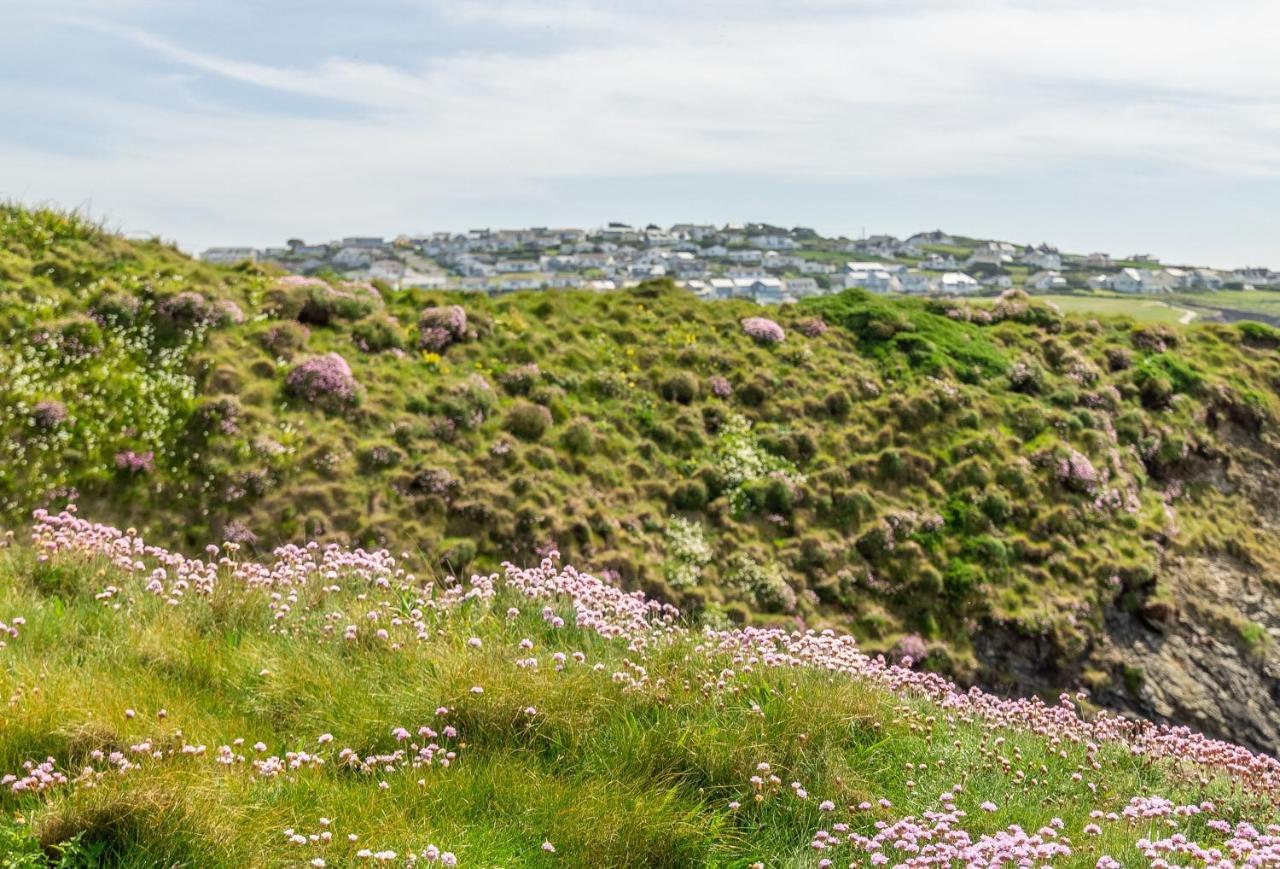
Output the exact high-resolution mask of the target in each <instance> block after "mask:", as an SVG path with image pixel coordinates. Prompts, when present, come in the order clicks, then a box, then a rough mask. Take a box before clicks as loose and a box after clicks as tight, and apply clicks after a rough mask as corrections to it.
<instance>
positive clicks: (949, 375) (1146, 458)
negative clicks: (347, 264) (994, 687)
mask: <svg viewBox="0 0 1280 869" xmlns="http://www.w3.org/2000/svg"><path fill="white" fill-rule="evenodd" d="M0 328H2V330H3V334H4V339H5V340H4V341H3V343H2V345H0V370H2V371H3V374H4V376H3V377H2V378H0V515H2V516H3V519H4V521H5V522H6V523H7V524H8V525H9V527H12V528H21V527H23V526H25V524H26V523H27V522H28V521H29V517H30V515H31V511H32V510H33V509H35V508H39V507H50V508H53V509H59V508H61V506H62V505H64V504H65V503H67V502H69V501H74V502H75V503H76V504H78V505H79V507H80V509H81V511H82V512H83V513H85V514H87V515H92V516H95V517H99V518H101V519H105V520H108V521H112V522H115V523H117V524H119V525H121V526H126V525H131V526H135V527H137V528H139V529H140V530H142V531H143V532H144V533H145V534H147V535H148V537H150V538H152V539H155V540H157V541H159V542H161V543H164V544H166V545H173V546H180V547H187V548H194V547H198V546H203V545H204V544H205V543H207V542H208V541H211V540H213V541H228V542H232V543H235V544H237V545H239V546H241V547H242V551H243V552H246V553H266V552H269V551H270V550H271V549H272V548H273V547H275V546H277V545H280V544H283V543H287V542H290V541H294V542H296V541H300V540H303V539H318V540H326V541H330V540H332V541H339V542H342V543H345V544H349V545H356V546H364V547H367V548H380V547H387V548H389V549H390V550H391V551H393V552H397V553H400V552H404V553H406V556H405V557H406V563H408V564H410V565H412V569H413V570H414V571H415V572H418V573H420V574H421V575H432V576H447V575H457V576H463V575H470V573H472V572H479V573H482V574H483V573H487V572H489V571H492V570H495V569H497V568H498V566H499V565H500V564H501V562H503V561H504V560H508V559H509V560H511V561H514V562H516V563H530V562H536V561H537V560H539V559H540V558H541V557H542V556H543V555H544V554H546V553H547V552H549V551H550V550H551V549H553V548H554V549H556V550H558V551H559V552H561V553H562V554H563V556H564V558H565V559H566V561H567V562H569V563H574V564H578V565H581V566H582V567H583V568H584V569H590V570H592V571H594V572H595V573H596V574H597V575H599V576H601V577H604V578H605V579H607V580H608V581H610V582H613V583H616V584H619V585H620V586H622V587H624V588H628V589H641V590H643V591H644V592H645V593H646V594H648V595H649V596H651V597H653V598H655V599H659V600H662V601H666V602H670V603H672V604H674V605H676V606H678V607H679V608H680V609H681V610H682V612H684V613H685V614H686V615H687V616H688V617H689V618H693V619H698V620H700V621H701V622H702V623H704V624H706V625H709V626H712V627H715V628H726V627H728V626H729V625H735V624H736V625H748V624H750V625H759V626H786V627H791V626H795V625H796V624H797V623H798V622H801V621H802V622H803V623H805V624H808V625H814V626H819V627H823V626H830V627H834V628H838V629H839V630H841V631H845V632H848V633H850V634H851V635H853V636H854V637H856V638H857V639H858V641H859V642H860V643H862V644H863V645H864V646H865V647H866V648H868V649H869V650H872V651H887V652H893V653H894V654H895V655H901V654H903V653H906V652H910V653H911V655H912V657H913V658H915V659H916V661H917V663H922V664H923V666H925V667H927V668H929V669H933V670H940V671H943V672H946V673H949V674H951V675H953V676H955V677H958V678H961V679H962V680H966V681H972V680H975V679H979V678H981V679H983V680H985V681H986V682H987V683H988V684H1002V685H1005V686H1009V685H1016V686H1020V687H1021V686H1023V685H1024V682H1025V680H1024V679H1023V677H1022V676H1021V675H1019V674H1011V673H1006V672H1004V669H1003V668H1004V667H1006V665H1009V661H1007V660H1003V659H1002V658H1001V656H999V655H995V656H993V655H988V654H985V653H984V650H983V646H982V642H981V640H982V638H983V637H989V636H993V635H1000V636H1004V637H1011V638H1012V639H1010V640H1008V642H1009V643H1015V642H1016V643H1030V644H1033V645H1034V646H1035V647H1036V648H1037V649H1038V650H1039V651H1038V652H1037V655H1038V656H1039V657H1038V658H1037V660H1036V662H1035V667H1036V668H1037V672H1036V674H1035V677H1034V679H1033V680H1032V683H1031V684H1032V687H1036V688H1044V687H1052V686H1053V685H1055V684H1065V683H1072V684H1083V685H1087V686H1088V687H1090V688H1093V689H1102V688H1104V687H1105V688H1109V689H1110V690H1113V691H1115V692H1118V693H1119V694H1125V693H1126V692H1127V693H1129V694H1133V693H1136V692H1139V691H1140V689H1141V683H1142V673H1141V666H1142V665H1141V662H1124V664H1123V665H1120V664H1109V665H1107V666H1102V665H1099V664H1097V663H1096V662H1095V661H1093V659H1091V658H1090V655H1091V650H1092V649H1093V648H1094V647H1095V645H1096V644H1097V643H1098V642H1099V641H1100V637H1101V636H1102V635H1103V633H1104V632H1105V630H1106V623H1107V619H1108V617H1109V614H1111V613H1114V612H1122V613H1131V614H1136V615H1137V616H1140V617H1141V618H1142V619H1144V620H1146V621H1148V622H1153V623H1158V622H1160V621H1161V620H1162V619H1165V618H1167V617H1168V613H1169V608H1170V604H1169V594H1168V586H1167V583H1166V582H1165V579H1164V577H1165V576H1166V572H1167V566H1168V564H1169V562H1170V559H1172V558H1177V557H1182V556H1186V555H1205V554H1208V555H1212V556H1215V557H1222V558H1229V559H1231V560H1232V562H1233V563H1236V564H1241V565H1245V566H1247V567H1248V568H1249V569H1250V570H1253V571H1254V572H1256V573H1258V574H1262V575H1266V574H1268V573H1270V575H1276V574H1275V572H1274V570H1270V568H1272V567H1274V566H1275V560H1276V552H1275V547H1274V546H1273V545H1272V544H1271V543H1270V542H1269V539H1268V533H1269V532H1268V529H1269V528H1270V527H1271V524H1270V523H1271V522H1272V519H1271V515H1272V513H1271V511H1272V506H1271V505H1272V503H1273V498H1272V496H1271V494H1270V493H1271V491H1272V487H1271V486H1270V485H1269V483H1268V482H1267V481H1268V480H1269V479H1270V478H1269V477H1268V476H1267V474H1269V473H1270V472H1271V471H1272V470H1274V468H1275V457H1276V455H1277V453H1276V451H1275V445H1276V425H1275V423H1276V419H1277V411H1278V407H1277V401H1276V396H1275V388H1276V384H1277V383H1280V360H1278V359H1277V356H1276V348H1277V347H1278V346H1280V332H1278V331H1276V330H1274V329H1272V328H1270V327H1268V326H1265V325H1261V324H1257V323H1242V324H1238V325H1225V324H1202V325H1193V326H1189V327H1177V326H1173V325H1168V324H1153V323H1137V322H1134V321H1133V320H1127V319H1108V318H1100V319H1089V318H1086V317H1083V316H1078V315H1072V314H1062V313H1060V312H1058V311H1056V310H1054V309H1053V308H1051V307H1049V306H1046V305H1043V304H1039V303H1037V302H1035V301H1034V300H1032V299H1029V298H1027V297H1025V296H1022V295H1020V294H1011V295H1008V296H1006V297H1003V298H1001V299H999V300H997V301H995V302H994V303H991V302H988V303H984V304H973V305H969V304H965V303H963V302H956V301H949V300H921V299H916V300H903V299H888V298H880V297H872V296H868V295H866V294H864V293H861V292H858V291H848V292H846V293H843V294H841V295H838V296H833V297H824V298H821V299H815V300H811V301H809V302H806V303H803V304H800V305H795V306H788V307H786V308H784V309H782V310H778V311H769V312H762V310H761V309H760V308H759V307H757V306H755V305H754V304H750V303H746V302H732V301H731V302H720V303H702V302H699V301H697V300H696V299H694V298H692V297H691V296H689V295H688V294H686V293H683V292H681V291H678V290H676V289H675V288H673V287H672V286H671V285H669V284H667V283H664V282H651V283H647V284H643V285H641V286H640V287H638V288H635V289H633V290H628V291H621V292H616V293H607V294H592V293H587V292H542V293H521V294H513V295H510V296H502V297H487V296H468V295H459V294H454V295H446V294H441V293H432V292H421V291H414V290H407V291H397V290H393V289H391V288H389V287H386V286H371V285H364V284H349V283H343V282H341V281H339V280H337V279H336V278H330V277H326V276H323V275H321V276H317V277H312V278H299V277H287V276H283V275H280V274H276V273H272V272H269V271H267V270H263V269H261V268H257V267H253V266H245V267H241V268H238V269H234V270H230V269H221V268H212V267H209V266H205V265H202V264H200V263H196V262H193V261H192V260H190V259H188V258H187V257H185V256H182V255H181V254H179V253H178V252H177V251H175V250H174V249H173V248H171V247H168V246H166V245H163V244H161V243H159V242H155V241H152V242H134V241H126V240H123V239H121V238H119V237H116V236H113V235H111V234H108V233H104V232H102V231H100V230H99V229H98V228H97V227H94V226H92V225H90V224H87V223H86V222H84V221H83V220H81V219H79V218H77V217H76V216H74V215H67V214H62V213H57V212H51V211H41V210H28V209H22V208H17V207H4V208H3V209H0ZM1266 593H1267V594H1274V589H1271V588H1270V587H1268V591H1267V592H1266ZM1232 619H1234V621H1232ZM1220 621H1221V622H1222V623H1223V624H1229V625H1230V627H1227V628H1223V629H1220V631H1219V633H1220V635H1221V636H1223V637H1225V638H1226V639H1227V641H1228V642H1229V643H1232V644H1235V645H1236V646H1238V647H1239V648H1240V649H1241V650H1242V654H1249V655H1255V656H1256V655H1259V654H1266V650H1267V649H1269V648H1271V647H1272V646H1273V645H1274V643H1273V637H1272V635H1271V634H1270V633H1269V632H1268V630H1267V628H1266V626H1265V625H1261V624H1258V623H1255V622H1251V621H1248V620H1245V621H1243V622H1242V621H1240V620H1239V618H1237V617H1235V616H1230V617H1224V618H1223V619H1220ZM1259 650H1262V651H1259ZM1037 680H1038V681H1037ZM1268 747H1271V746H1268ZM1271 748H1274V747H1271Z"/></svg>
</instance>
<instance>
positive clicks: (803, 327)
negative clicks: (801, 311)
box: [799, 317, 831, 338]
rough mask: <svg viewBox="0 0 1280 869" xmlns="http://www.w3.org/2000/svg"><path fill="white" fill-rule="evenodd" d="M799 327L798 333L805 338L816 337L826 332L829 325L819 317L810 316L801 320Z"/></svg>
mask: <svg viewBox="0 0 1280 869" xmlns="http://www.w3.org/2000/svg"><path fill="white" fill-rule="evenodd" d="M799 328H800V334H802V335H804V336H805V337H806V338H817V337H818V336H820V335H825V334H827V330H828V329H830V328H831V327H830V326H828V325H827V321H826V320H824V319H822V318H821V317H810V318H809V319H807V320H801V321H800V327H799Z"/></svg>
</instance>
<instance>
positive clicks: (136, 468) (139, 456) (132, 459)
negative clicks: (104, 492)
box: [115, 450, 156, 474]
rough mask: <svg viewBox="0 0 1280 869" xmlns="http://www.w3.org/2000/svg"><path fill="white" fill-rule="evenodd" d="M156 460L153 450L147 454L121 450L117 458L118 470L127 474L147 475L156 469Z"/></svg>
mask: <svg viewBox="0 0 1280 869" xmlns="http://www.w3.org/2000/svg"><path fill="white" fill-rule="evenodd" d="M155 458H156V457H155V453H153V452H152V451H151V450H147V451H146V452H145V453H137V452H134V451H133V450H121V451H120V452H118V453H116V456H115V460H116V470H118V471H123V472H124V473H126V474H145V473H147V472H149V471H151V470H152V469H154V468H155Z"/></svg>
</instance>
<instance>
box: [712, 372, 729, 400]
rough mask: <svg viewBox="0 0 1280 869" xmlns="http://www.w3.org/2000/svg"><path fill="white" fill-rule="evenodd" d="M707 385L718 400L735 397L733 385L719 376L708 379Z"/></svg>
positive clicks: (715, 375) (714, 375)
mask: <svg viewBox="0 0 1280 869" xmlns="http://www.w3.org/2000/svg"><path fill="white" fill-rule="evenodd" d="M707 383H708V385H709V386H710V387H711V394H712V395H714V396H715V397H716V398H728V397H729V396H731V395H733V384H731V383H730V382H729V380H728V379H727V378H725V377H722V376H720V375H719V374H713V375H711V376H710V377H709V378H707Z"/></svg>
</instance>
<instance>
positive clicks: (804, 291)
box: [782, 278, 822, 299]
mask: <svg viewBox="0 0 1280 869" xmlns="http://www.w3.org/2000/svg"><path fill="white" fill-rule="evenodd" d="M782 284H783V286H784V287H785V288H786V291H787V295H789V296H794V297H795V298H797V299H803V298H805V297H807V296H816V295H818V294H819V293H821V292H822V287H820V286H818V282H817V281H816V280H815V279H813V278H784V279H783V281H782Z"/></svg>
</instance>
